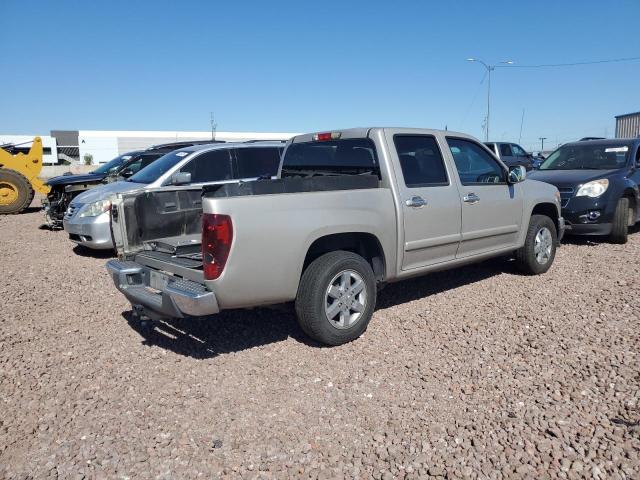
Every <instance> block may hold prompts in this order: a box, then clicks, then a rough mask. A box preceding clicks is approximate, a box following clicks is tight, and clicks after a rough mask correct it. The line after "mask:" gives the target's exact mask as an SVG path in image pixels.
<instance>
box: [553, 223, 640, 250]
mask: <svg viewBox="0 0 640 480" xmlns="http://www.w3.org/2000/svg"><path fill="white" fill-rule="evenodd" d="M638 232H640V223H637V224H635V225H634V226H633V227H629V235H635V234H637V233H638ZM562 243H566V244H568V245H587V246H594V245H600V244H603V243H609V238H608V237H607V236H605V235H571V234H568V235H565V237H564V238H563V239H562Z"/></svg>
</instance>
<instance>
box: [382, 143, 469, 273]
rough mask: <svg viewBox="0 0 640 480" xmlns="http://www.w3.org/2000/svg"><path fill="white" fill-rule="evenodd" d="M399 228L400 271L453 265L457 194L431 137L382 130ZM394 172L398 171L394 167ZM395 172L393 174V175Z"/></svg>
mask: <svg viewBox="0 0 640 480" xmlns="http://www.w3.org/2000/svg"><path fill="white" fill-rule="evenodd" d="M386 135H387V143H388V144H389V145H393V146H395V149H392V151H393V150H395V153H396V159H395V165H396V166H395V170H396V178H397V187H398V193H399V197H400V201H401V202H402V203H401V206H400V208H401V209H402V227H403V229H404V242H403V256H402V265H401V268H402V270H405V271H406V270H412V269H416V268H421V267H426V266H429V265H434V264H437V263H440V262H445V261H448V260H453V259H454V258H455V255H456V251H457V250H458V244H459V242H460V229H461V223H460V218H461V206H460V195H459V192H458V189H457V187H456V184H455V182H454V181H452V174H455V172H450V171H447V167H446V164H445V162H444V159H443V156H442V151H441V148H440V145H439V144H438V141H437V140H436V138H435V137H434V136H432V135H422V134H418V135H412V134H411V135H409V134H405V133H395V134H394V132H393V130H390V131H387V132H386ZM398 167H399V168H398ZM398 170H399V171H398Z"/></svg>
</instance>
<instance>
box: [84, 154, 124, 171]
mask: <svg viewBox="0 0 640 480" xmlns="http://www.w3.org/2000/svg"><path fill="white" fill-rule="evenodd" d="M132 156H133V155H127V154H125V155H120V156H119V157H116V158H114V159H113V160H110V161H109V162H107V163H105V164H104V165H100V166H99V167H98V168H96V169H95V170H93V171H92V172H91V173H97V174H101V173H109V171H110V170H112V169H114V170H115V169H116V168H118V167H119V166H120V165H122V164H123V163H124V162H126V161H127V160H129V159H130V158H131V157H132Z"/></svg>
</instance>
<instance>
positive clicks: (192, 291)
mask: <svg viewBox="0 0 640 480" xmlns="http://www.w3.org/2000/svg"><path fill="white" fill-rule="evenodd" d="M106 266H107V270H108V271H109V273H110V274H111V277H112V278H113V282H114V283H115V285H116V288H117V289H118V290H120V291H121V292H122V293H123V294H124V296H125V297H127V300H129V301H130V302H131V304H132V305H134V306H142V307H143V308H144V310H146V311H147V312H150V313H152V314H155V315H156V316H159V317H168V318H184V317H202V316H206V315H213V314H215V313H218V312H219V311H220V308H219V306H218V301H217V299H216V296H215V293H213V292H212V291H210V290H207V289H206V287H205V286H204V285H201V284H199V283H196V282H193V281H191V280H186V279H183V278H179V277H172V276H170V275H165V274H163V273H161V272H159V271H157V270H153V269H151V268H149V267H146V266H144V265H140V264H139V263H136V262H129V261H121V260H109V261H108V262H107V265H106Z"/></svg>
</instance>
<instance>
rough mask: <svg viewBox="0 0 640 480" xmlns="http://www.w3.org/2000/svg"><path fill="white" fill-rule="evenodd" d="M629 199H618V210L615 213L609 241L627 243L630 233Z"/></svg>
mask: <svg viewBox="0 0 640 480" xmlns="http://www.w3.org/2000/svg"><path fill="white" fill-rule="evenodd" d="M628 227H629V199H628V198H627V197H622V198H621V199H620V200H618V205H616V211H615V213H614V214H613V224H612V227H611V234H610V235H609V241H610V242H611V243H627V237H628V235H629V228H628Z"/></svg>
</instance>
